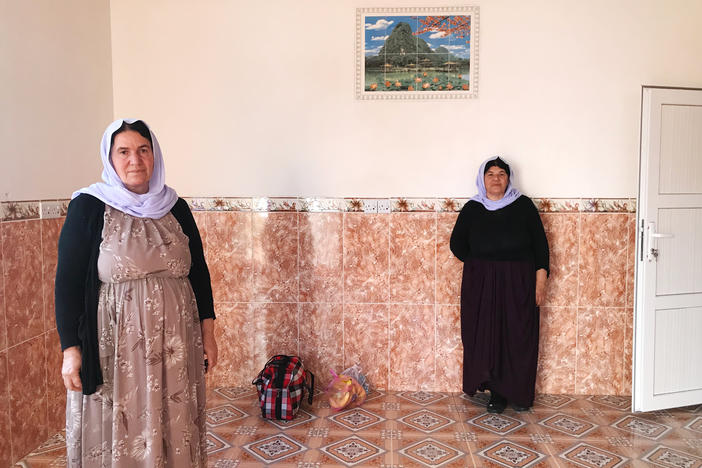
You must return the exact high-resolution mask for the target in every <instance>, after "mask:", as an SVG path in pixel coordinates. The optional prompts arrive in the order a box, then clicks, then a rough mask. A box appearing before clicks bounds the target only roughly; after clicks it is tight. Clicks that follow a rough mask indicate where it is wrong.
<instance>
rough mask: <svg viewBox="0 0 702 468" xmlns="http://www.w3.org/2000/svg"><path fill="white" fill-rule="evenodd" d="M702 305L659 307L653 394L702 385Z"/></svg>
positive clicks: (694, 388) (684, 389)
mask: <svg viewBox="0 0 702 468" xmlns="http://www.w3.org/2000/svg"><path fill="white" fill-rule="evenodd" d="M699 330H702V308H700V307H695V308H690V309H670V310H665V309H664V310H657V311H656V343H655V377H654V384H653V393H654V395H661V394H665V393H675V392H686V391H694V390H696V389H698V388H700V387H702V366H699V365H698V364H696V363H699V362H702V346H700V345H699V339H700V337H699V334H698V332H699Z"/></svg>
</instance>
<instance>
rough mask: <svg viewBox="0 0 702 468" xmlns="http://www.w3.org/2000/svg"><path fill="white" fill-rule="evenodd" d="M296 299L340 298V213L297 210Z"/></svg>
mask: <svg viewBox="0 0 702 468" xmlns="http://www.w3.org/2000/svg"><path fill="white" fill-rule="evenodd" d="M299 226H300V296H299V300H300V302H334V303H341V302H342V300H343V280H342V278H343V269H344V265H343V247H342V238H343V214H341V213H300V214H299Z"/></svg>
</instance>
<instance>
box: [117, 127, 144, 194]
mask: <svg viewBox="0 0 702 468" xmlns="http://www.w3.org/2000/svg"><path fill="white" fill-rule="evenodd" d="M110 160H111V161H112V167H114V168H115V172H117V175H118V176H119V178H120V179H121V180H122V183H124V186H125V187H127V188H128V189H129V190H131V191H132V192H134V193H146V192H148V191H149V180H151V174H152V173H153V172H154V153H153V151H152V150H151V144H150V143H149V140H147V139H146V138H144V137H143V136H141V135H140V134H139V133H137V132H135V131H133V130H126V131H124V132H122V133H119V134H117V135H116V136H115V141H114V143H113V144H112V150H111V152H110Z"/></svg>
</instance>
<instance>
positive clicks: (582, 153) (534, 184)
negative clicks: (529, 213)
mask: <svg viewBox="0 0 702 468" xmlns="http://www.w3.org/2000/svg"><path fill="white" fill-rule="evenodd" d="M106 2H107V0H101V1H94V0H90V1H88V0H71V1H70V2H62V3H58V2H51V1H49V0H31V1H27V2H17V1H13V0H0V5H2V9H3V11H2V12H0V22H2V28H0V54H1V55H0V57H1V58H2V59H1V60H0V67H2V68H1V69H2V76H3V79H2V83H10V86H9V88H8V87H7V86H5V85H3V86H2V87H0V96H1V97H2V106H1V107H2V109H1V110H0V115H1V116H2V125H0V137H1V141H3V145H2V148H3V149H2V159H3V166H2V168H3V169H2V175H1V176H0V183H1V184H2V185H0V195H1V196H2V197H3V199H26V198H50V197H65V196H67V195H68V194H69V193H70V192H71V191H72V190H73V189H75V188H76V187H79V186H82V185H86V184H88V183H91V182H93V181H96V180H98V179H99V176H100V170H99V161H98V154H97V147H98V143H99V140H100V137H101V134H102V131H103V129H104V127H105V126H106V125H107V123H109V121H110V120H111V119H112V115H111V112H110V111H111V109H110V105H109V103H107V100H108V99H109V97H108V94H109V92H108V91H109V87H110V80H112V81H113V83H114V88H113V89H114V101H113V103H114V116H115V117H122V116H125V117H134V116H136V117H140V118H143V119H145V120H146V121H147V122H148V123H149V124H151V125H152V127H153V128H154V130H155V132H156V133H157V135H158V136H159V140H160V141H161V145H162V147H163V149H164V153H165V156H166V167H167V170H168V179H167V180H168V183H169V184H170V185H172V186H173V187H175V188H176V189H177V190H178V192H179V193H181V194H183V195H187V196H208V195H209V196H213V195H217V196H377V197H381V196H467V195H470V194H472V193H473V191H474V185H473V184H474V177H475V171H476V169H477V166H478V165H479V163H480V162H481V161H482V160H483V159H484V158H485V157H487V156H489V155H492V154H497V153H499V154H504V155H507V156H508V158H509V159H511V161H512V162H513V165H514V166H515V168H516V170H517V171H518V172H519V174H520V182H521V184H520V185H521V187H522V189H523V191H524V192H525V193H528V194H530V195H532V196H549V197H634V196H636V183H637V173H638V169H637V162H638V140H639V110H640V92H641V91H640V87H641V85H642V84H649V85H667V86H688V87H702V60H700V59H699V58H700V57H702V28H699V27H698V23H699V18H702V2H700V1H699V0H668V1H666V2H661V1H659V0H615V1H611V0H591V1H588V2H582V1H576V0H483V1H480V0H475V1H473V2H470V3H472V4H477V5H479V6H480V8H481V10H480V52H479V54H480V95H479V98H478V99H475V100H468V101H464V100H454V101H442V102H430V101H421V102H410V101H403V102H382V101H356V100H355V98H354V63H355V62H354V36H355V35H354V27H355V13H356V11H355V9H356V8H357V7H368V6H444V5H446V4H448V3H447V2H445V1H436V0H424V1H417V0H405V1H391V0H388V1H384V2H370V1H367V0H364V1H360V0H343V1H324V0H299V1H295V2H291V1H289V0H269V1H266V2H253V1H248V2H244V1H234V0H207V1H202V2H194V1H192V0H150V1H149V2H143V1H141V0H112V1H111V2H110V6H109V14H110V15H111V16H110V18H109V19H108V18H107V15H108V7H107V5H106ZM449 3H450V2H449ZM462 3H469V2H462ZM67 4H68V5H67ZM110 28H111V52H112V70H111V71H110V40H109V38H105V35H106V34H109V33H110ZM29 38H31V40H27V39H29ZM6 58H7V60H6ZM5 77H7V78H5ZM56 174H61V176H60V177H56ZM18 175H20V176H18ZM28 179H29V181H30V182H29V183H28Z"/></svg>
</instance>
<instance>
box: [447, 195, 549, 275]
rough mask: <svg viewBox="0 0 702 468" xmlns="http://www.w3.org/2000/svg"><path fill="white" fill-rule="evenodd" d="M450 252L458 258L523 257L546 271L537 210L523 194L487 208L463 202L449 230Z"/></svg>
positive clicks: (543, 238) (543, 235) (545, 247)
mask: <svg viewBox="0 0 702 468" xmlns="http://www.w3.org/2000/svg"><path fill="white" fill-rule="evenodd" d="M451 252H453V254H454V255H455V256H456V257H457V258H458V259H459V260H460V261H462V262H464V261H466V260H467V259H469V258H476V259H484V260H513V261H514V260H523V261H531V262H533V263H534V267H535V270H539V269H541V268H543V269H545V270H546V272H547V273H549V254H548V241H547V240H546V233H545V232H544V226H543V224H542V223H541V218H540V217H539V212H538V211H537V209H536V207H535V206H534V203H533V202H532V201H531V199H530V198H529V197H527V196H526V195H522V196H521V197H519V198H518V199H517V200H515V201H514V202H513V203H511V204H509V205H507V206H505V207H504V208H500V209H499V210H495V211H489V210H487V209H486V208H485V207H484V206H483V205H482V203H479V202H477V201H474V200H471V201H469V202H468V203H466V204H465V205H464V206H463V209H462V210H461V212H460V214H459V215H458V219H457V220H456V225H455V226H454V228H453V232H452V233H451Z"/></svg>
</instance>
